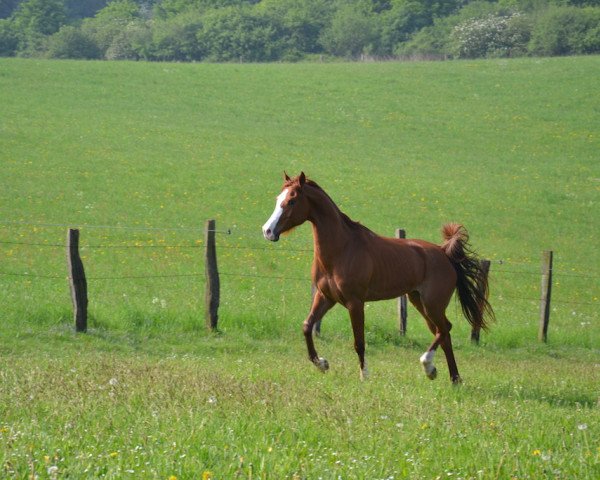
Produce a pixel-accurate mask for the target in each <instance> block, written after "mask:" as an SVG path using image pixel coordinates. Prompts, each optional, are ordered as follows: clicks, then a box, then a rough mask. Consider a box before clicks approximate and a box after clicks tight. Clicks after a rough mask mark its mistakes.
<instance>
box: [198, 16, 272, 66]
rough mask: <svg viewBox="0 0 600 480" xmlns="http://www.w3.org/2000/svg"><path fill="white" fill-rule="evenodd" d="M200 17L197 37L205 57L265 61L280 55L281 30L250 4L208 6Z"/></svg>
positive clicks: (229, 60) (222, 60) (219, 59)
mask: <svg viewBox="0 0 600 480" xmlns="http://www.w3.org/2000/svg"><path fill="white" fill-rule="evenodd" d="M202 21H203V25H202V29H201V30H200V31H199V32H198V35H197V38H198V42H199V47H200V48H201V49H202V51H203V52H206V55H207V59H208V60H211V61H218V62H231V61H246V62H268V61H272V60H276V59H278V58H279V57H280V55H281V51H282V45H281V41H280V39H281V32H278V31H277V28H276V26H275V25H273V24H272V23H270V22H269V19H268V18H267V17H266V16H265V15H262V14H261V12H259V11H255V10H253V9H252V8H251V7H244V6H242V7H225V8H219V9H215V10H210V11H208V12H206V14H205V15H204V16H203V17H202Z"/></svg>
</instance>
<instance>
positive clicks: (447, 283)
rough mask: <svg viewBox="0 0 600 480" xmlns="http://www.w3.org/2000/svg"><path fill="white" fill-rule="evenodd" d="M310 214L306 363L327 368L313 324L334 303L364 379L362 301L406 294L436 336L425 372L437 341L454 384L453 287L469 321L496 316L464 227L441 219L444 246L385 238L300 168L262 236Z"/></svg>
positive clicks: (275, 235) (478, 323) (483, 322)
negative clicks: (346, 320)
mask: <svg viewBox="0 0 600 480" xmlns="http://www.w3.org/2000/svg"><path fill="white" fill-rule="evenodd" d="M307 220H308V221H309V222H311V223H312V230H313V238H314V260H313V265H312V279H313V282H314V284H315V285H316V287H317V291H316V293H315V296H314V299H313V303H312V308H311V309H310V313H309V315H308V318H307V319H306V320H305V322H304V324H303V332H304V337H305V339H306V346H307V348H308V357H309V359H310V361H311V362H312V363H313V364H315V365H316V366H317V367H318V368H319V369H320V370H321V371H323V372H325V371H326V370H328V368H329V363H328V362H327V360H325V359H324V358H321V357H319V356H318V354H317V351H316V350H315V345H314V341H313V327H314V325H315V323H316V322H318V321H319V320H321V319H322V318H323V316H324V315H325V313H327V311H329V310H330V309H331V308H332V307H333V306H334V305H335V304H336V303H339V304H341V305H343V306H344V307H346V308H347V309H348V311H349V313H350V320H351V322H352V331H353V333H354V348H355V350H356V353H357V354H358V359H359V361H360V377H361V379H365V378H366V376H367V366H366V363H365V334H364V323H365V312H364V306H365V302H367V301H373V300H384V299H391V298H396V297H399V296H401V295H404V294H408V298H409V299H410V301H411V303H412V304H413V305H414V306H415V308H416V309H417V310H418V311H419V312H420V313H421V315H422V316H423V318H425V321H426V323H427V326H428V327H429V329H430V330H431V332H432V333H433V334H434V335H435V338H434V340H433V343H432V344H431V346H430V347H429V349H428V350H427V351H426V352H425V353H424V354H423V355H422V356H421V358H420V361H421V364H422V366H423V368H424V370H425V374H426V375H427V376H428V377H429V378H430V379H432V380H433V379H434V378H435V377H436V375H437V370H436V368H435V366H434V363H433V357H434V354H435V351H436V349H437V347H438V346H441V347H442V350H443V351H444V354H445V355H446V362H447V364H448V370H449V371H450V379H451V380H452V382H453V383H459V382H460V376H459V374H458V368H457V366H456V360H455V359H454V353H453V351H452V341H451V338H450V329H451V328H452V324H451V323H450V322H449V321H448V319H447V318H446V313H445V311H446V307H447V306H448V303H449V302H450V298H451V297H452V294H453V292H454V290H455V289H456V290H457V291H458V299H459V301H460V304H461V307H462V311H463V313H464V315H465V317H466V318H467V320H468V321H469V323H470V324H471V325H472V327H475V328H483V329H486V328H487V326H488V322H487V320H488V319H493V317H494V313H493V310H492V308H491V306H490V304H489V303H488V301H487V292H488V284H487V277H486V275H485V274H484V273H483V271H482V270H481V267H480V263H479V261H478V260H477V257H476V256H475V254H474V253H473V252H472V251H471V250H470V249H469V246H468V235H467V232H466V230H465V229H464V227H462V226H461V225H458V224H455V223H449V224H447V225H444V227H443V229H442V234H443V238H444V241H443V243H442V245H441V246H439V245H435V244H432V243H429V242H426V241H424V240H411V239H395V238H383V237H380V236H379V235H377V234H375V233H373V232H372V231H371V230H369V229H368V228H366V227H364V226H363V225H361V224H360V223H358V222H355V221H353V220H351V219H350V218H349V217H348V216H347V215H345V214H344V213H342V211H341V210H340V209H339V208H338V207H337V205H336V204H335V203H334V202H333V200H332V199H331V198H330V197H329V195H327V193H325V191H324V190H323V189H322V188H321V187H319V185H317V184H316V183H315V182H313V181H312V180H307V179H306V177H305V175H304V173H301V174H300V175H299V176H298V177H296V178H290V177H288V176H287V174H286V175H285V182H284V184H283V189H282V191H281V193H280V194H279V196H278V197H277V201H276V203H275V210H274V211H273V214H272V215H271V217H270V218H269V219H268V220H267V222H266V223H265V224H264V226H263V235H264V237H265V238H266V239H267V240H270V241H272V242H276V241H277V240H279V236H280V234H282V233H283V232H286V231H288V230H290V229H292V228H294V227H296V226H298V225H300V224H302V223H304V222H305V221H307Z"/></svg>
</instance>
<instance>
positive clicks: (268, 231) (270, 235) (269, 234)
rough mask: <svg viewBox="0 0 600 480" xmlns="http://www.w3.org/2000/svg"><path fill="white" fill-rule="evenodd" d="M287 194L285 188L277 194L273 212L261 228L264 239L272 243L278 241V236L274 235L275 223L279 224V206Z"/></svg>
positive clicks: (281, 211)
mask: <svg viewBox="0 0 600 480" xmlns="http://www.w3.org/2000/svg"><path fill="white" fill-rule="evenodd" d="M287 194H288V189H287V188H286V189H284V190H283V192H281V193H280V194H279V196H278V197H277V200H276V201H275V210H273V213H272V214H271V216H270V217H269V219H268V220H267V222H266V223H265V224H264V225H263V227H262V230H263V235H264V237H265V238H266V239H267V240H271V241H272V242H274V241H277V240H278V239H279V235H276V234H275V229H276V227H277V223H279V219H280V218H281V214H282V213H283V208H282V207H281V204H282V203H283V201H284V200H285V197H287Z"/></svg>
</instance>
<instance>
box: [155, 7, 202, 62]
mask: <svg viewBox="0 0 600 480" xmlns="http://www.w3.org/2000/svg"><path fill="white" fill-rule="evenodd" d="M202 25H203V22H202V15H201V14H200V13H199V12H197V11H195V10H189V11H187V12H185V13H182V14H180V15H175V16H172V17H167V18H166V19H164V20H155V21H154V24H153V29H152V47H151V51H152V53H151V55H152V57H153V58H154V59H156V60H169V61H173V60H176V61H188V62H189V61H194V60H202V59H203V57H204V56H205V52H204V51H203V49H202V48H201V46H200V42H199V40H198V38H197V37H198V33H199V32H200V30H201V29H202Z"/></svg>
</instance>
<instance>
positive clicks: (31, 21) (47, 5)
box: [12, 0, 67, 35]
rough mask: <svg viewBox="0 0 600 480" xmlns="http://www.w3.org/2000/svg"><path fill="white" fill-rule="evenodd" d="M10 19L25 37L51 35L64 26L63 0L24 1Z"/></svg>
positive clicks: (65, 16)
mask: <svg viewBox="0 0 600 480" xmlns="http://www.w3.org/2000/svg"><path fill="white" fill-rule="evenodd" d="M12 18H13V21H14V22H15V27H16V28H17V30H18V31H20V32H22V33H23V34H25V35H27V34H29V33H38V34H41V35H51V34H53V33H55V32H58V29H59V28H60V27H61V26H62V25H64V23H65V22H66V20H67V13H66V10H65V4H64V2H63V0H26V1H24V2H22V3H21V4H20V5H19V7H18V8H17V10H15V13H14V14H13V17H12Z"/></svg>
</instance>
